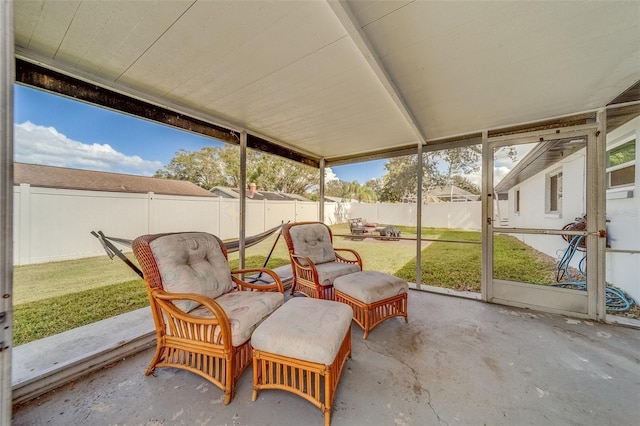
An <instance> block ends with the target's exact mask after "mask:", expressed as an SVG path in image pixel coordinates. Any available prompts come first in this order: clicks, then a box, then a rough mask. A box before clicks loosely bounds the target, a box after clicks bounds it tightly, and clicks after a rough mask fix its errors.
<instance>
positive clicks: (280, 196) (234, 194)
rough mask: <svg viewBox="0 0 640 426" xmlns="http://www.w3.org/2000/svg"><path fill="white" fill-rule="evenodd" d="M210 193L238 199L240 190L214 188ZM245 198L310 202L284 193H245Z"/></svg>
mask: <svg viewBox="0 0 640 426" xmlns="http://www.w3.org/2000/svg"><path fill="white" fill-rule="evenodd" d="M211 192H212V193H214V194H216V195H218V196H220V197H225V198H240V190H239V189H238V188H229V187H226V186H214V187H213V188H211ZM247 198H253V199H254V200H272V201H291V200H298V201H311V200H309V199H308V198H305V197H303V196H301V195H298V194H288V193H285V192H275V191H257V192H256V193H255V195H254V196H253V197H250V196H249V191H247Z"/></svg>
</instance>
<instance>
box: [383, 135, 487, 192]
mask: <svg viewBox="0 0 640 426" xmlns="http://www.w3.org/2000/svg"><path fill="white" fill-rule="evenodd" d="M480 157H481V153H480V152H479V150H478V149H477V148H476V147H474V146H470V147H464V148H454V149H448V150H442V151H434V152H428V153H425V154H423V155H422V167H421V168H422V193H423V194H426V193H427V192H428V191H429V190H430V189H433V188H435V187H437V186H444V185H447V184H451V183H452V182H453V179H454V176H461V175H464V174H469V173H472V172H475V171H478V170H479V169H480V165H479V164H480V163H479V162H480ZM384 167H385V169H386V170H387V173H386V174H385V175H384V176H383V177H382V189H381V191H380V194H379V195H380V200H381V201H387V202H401V201H408V200H415V198H416V193H417V187H418V174H417V168H418V156H417V155H407V156H403V157H394V158H390V159H389V162H388V163H386V164H385V166H384Z"/></svg>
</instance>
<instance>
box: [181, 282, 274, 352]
mask: <svg viewBox="0 0 640 426" xmlns="http://www.w3.org/2000/svg"><path fill="white" fill-rule="evenodd" d="M216 302H218V304H220V306H221V307H222V309H223V310H224V312H225V313H226V314H227V317H228V318H229V324H230V325H231V343H232V344H233V346H240V345H241V344H243V343H244V342H246V341H247V340H249V339H250V338H251V334H252V333H253V331H254V330H255V329H256V327H257V326H258V324H260V323H261V322H262V321H263V320H264V319H265V318H267V317H268V316H269V315H271V314H272V313H273V312H274V311H275V310H276V309H277V308H278V307H280V306H281V305H282V304H283V303H284V295H283V294H282V293H277V292H268V291H232V292H230V293H227V294H224V295H222V296H220V297H218V298H217V299H216ZM190 313H191V315H195V316H201V317H211V316H212V315H211V311H209V310H208V309H207V308H205V307H204V306H200V307H198V308H196V309H194V310H193V311H191V312H190ZM214 337H216V338H217V334H215V335H214Z"/></svg>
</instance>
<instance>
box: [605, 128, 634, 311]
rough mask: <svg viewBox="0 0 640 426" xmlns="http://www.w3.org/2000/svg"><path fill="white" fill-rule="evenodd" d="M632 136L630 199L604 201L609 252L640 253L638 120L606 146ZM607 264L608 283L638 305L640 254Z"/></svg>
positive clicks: (611, 257) (611, 258) (617, 256)
mask: <svg viewBox="0 0 640 426" xmlns="http://www.w3.org/2000/svg"><path fill="white" fill-rule="evenodd" d="M632 134H635V137H636V179H635V182H636V184H635V188H634V191H633V198H626V199H615V198H610V197H607V219H608V220H609V221H610V222H609V223H607V234H608V237H609V238H608V241H609V244H610V245H611V248H612V249H618V250H640V191H638V189H640V185H639V184H640V161H639V159H638V155H639V154H638V148H640V145H639V142H638V135H640V117H639V118H636V119H634V120H631V121H630V122H628V123H626V124H624V125H623V126H620V127H619V128H618V129H616V130H615V131H613V132H611V133H609V134H608V135H607V144H615V143H616V142H617V141H619V140H620V139H623V138H626V137H627V136H629V135H632ZM611 195H613V194H611ZM606 261H607V282H609V283H611V284H614V285H616V286H618V287H620V288H623V289H624V290H626V291H627V293H629V294H630V295H631V296H632V297H633V298H634V299H635V300H636V302H639V303H640V254H629V253H607V257H606Z"/></svg>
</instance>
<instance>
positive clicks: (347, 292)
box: [333, 271, 409, 339]
mask: <svg viewBox="0 0 640 426" xmlns="http://www.w3.org/2000/svg"><path fill="white" fill-rule="evenodd" d="M333 288H334V290H335V300H336V301H337V302H342V303H346V304H347V305H349V306H351V307H352V308H353V320H354V321H355V322H356V323H358V325H360V327H362V329H363V330H364V336H363V339H366V338H367V336H368V335H369V332H370V331H371V330H372V329H373V328H374V327H375V326H376V325H378V324H380V323H381V322H382V321H384V320H386V319H388V318H392V317H404V321H405V322H407V321H408V319H407V292H408V290H409V285H408V284H407V282H406V281H404V280H402V279H400V278H397V277H394V276H393V275H389V274H385V273H384V272H379V271H361V272H354V273H352V274H348V275H343V276H341V277H338V278H336V279H335V281H334V282H333Z"/></svg>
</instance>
